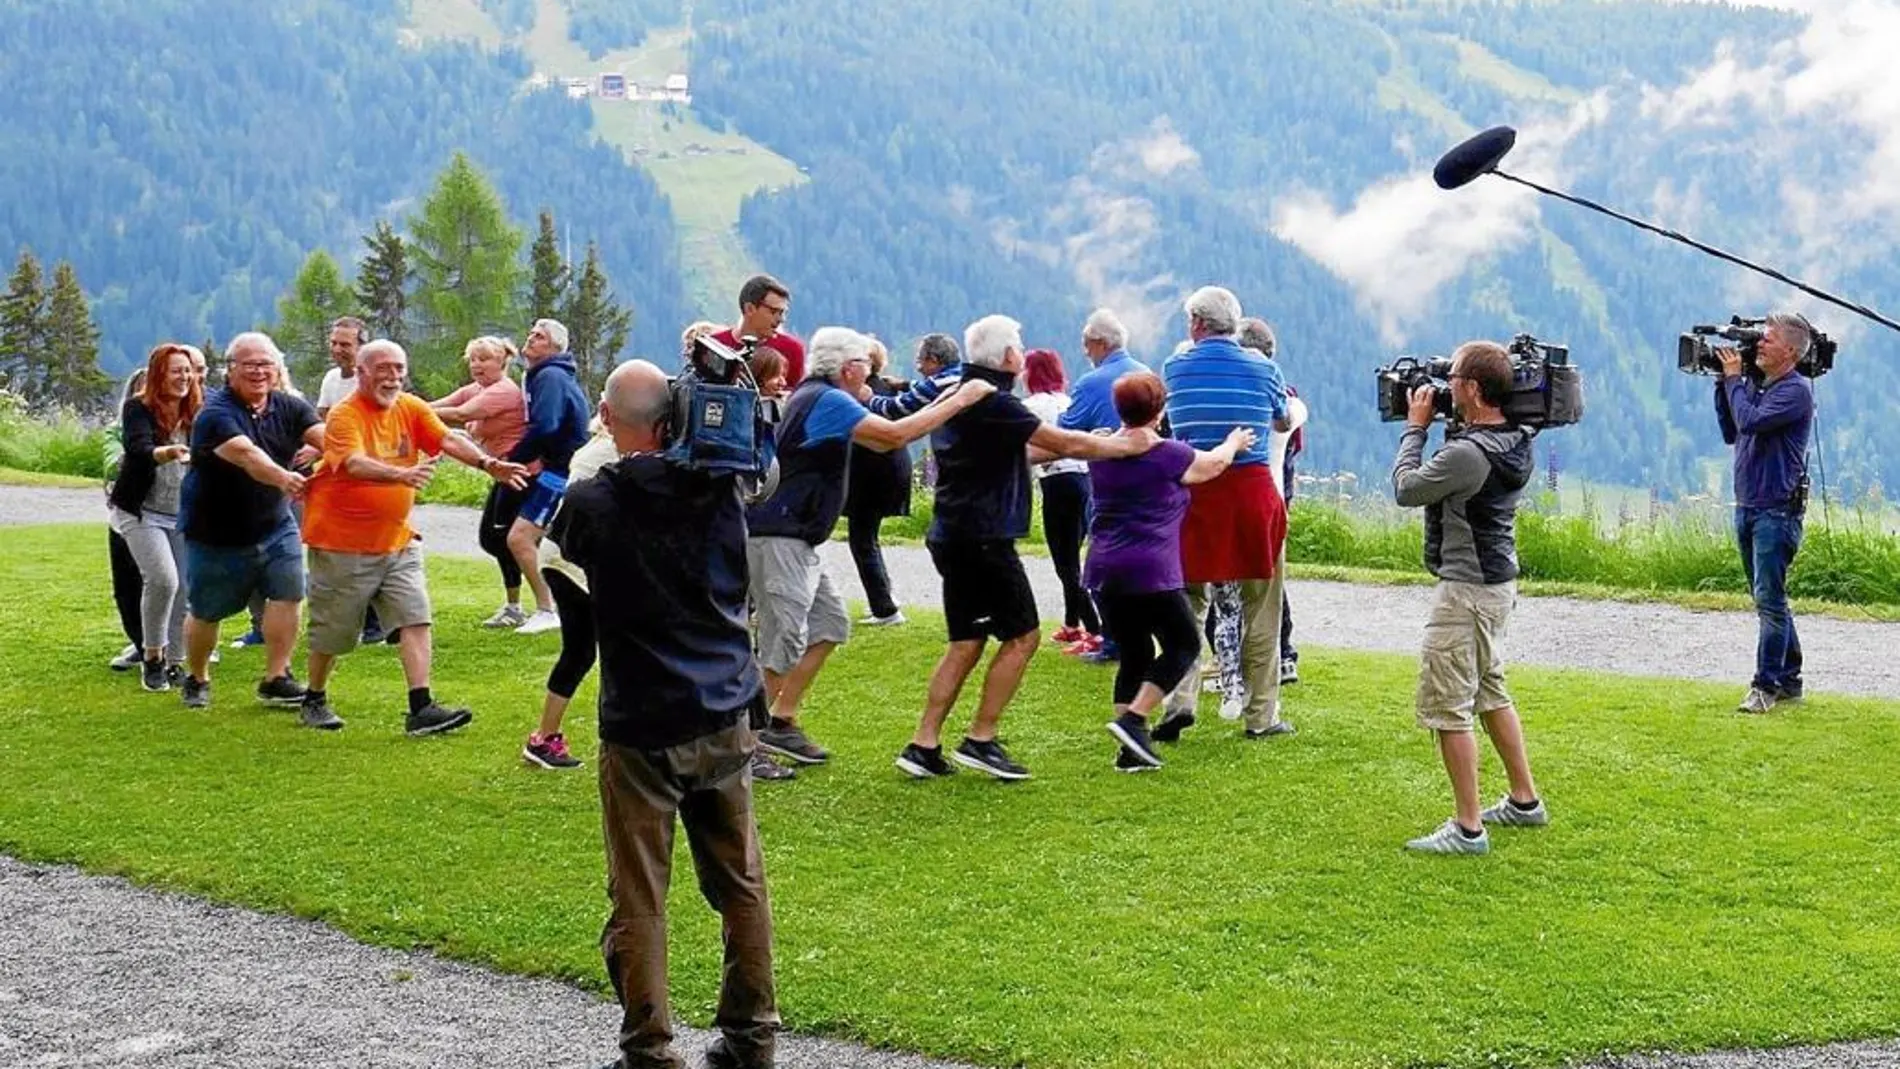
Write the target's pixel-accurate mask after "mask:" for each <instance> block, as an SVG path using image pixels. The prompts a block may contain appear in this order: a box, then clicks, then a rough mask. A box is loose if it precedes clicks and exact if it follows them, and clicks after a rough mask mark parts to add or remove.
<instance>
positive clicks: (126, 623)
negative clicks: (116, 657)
mask: <svg viewBox="0 0 1900 1069" xmlns="http://www.w3.org/2000/svg"><path fill="white" fill-rule="evenodd" d="M106 544H107V545H108V546H109V547H111V554H112V603H113V605H115V606H117V607H118V610H119V626H120V627H121V628H123V629H124V630H125V639H126V641H127V642H130V643H131V644H132V645H134V646H137V647H139V648H140V649H141V650H142V649H144V647H145V642H144V634H145V621H144V620H143V619H141V618H140V616H139V601H140V599H141V598H143V597H144V596H145V577H144V576H143V575H142V574H140V572H139V562H138V561H136V560H134V559H132V547H131V546H128V545H126V544H125V539H123V538H120V537H119V532H117V531H114V530H112V529H111V528H109V527H108V528H107V529H106ZM178 594H179V596H180V597H183V596H184V591H182V590H181V591H179V592H178ZM179 641H180V642H183V641H184V640H183V639H182V638H181V639H179Z"/></svg>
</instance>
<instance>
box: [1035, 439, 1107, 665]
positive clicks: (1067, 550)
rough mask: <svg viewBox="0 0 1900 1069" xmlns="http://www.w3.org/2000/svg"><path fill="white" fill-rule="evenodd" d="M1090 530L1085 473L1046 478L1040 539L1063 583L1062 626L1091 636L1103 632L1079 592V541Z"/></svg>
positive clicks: (1092, 607) (1091, 604) (1085, 596)
mask: <svg viewBox="0 0 1900 1069" xmlns="http://www.w3.org/2000/svg"><path fill="white" fill-rule="evenodd" d="M1088 529H1089V477H1088V475H1087V473H1085V472H1079V471H1073V472H1065V473H1063V474H1061V475H1047V476H1044V477H1043V480H1042V537H1043V540H1044V541H1045V542H1047V543H1049V559H1050V560H1051V561H1052V562H1053V563H1054V564H1055V566H1056V577H1057V578H1059V579H1061V580H1062V622H1063V624H1064V625H1066V626H1068V627H1081V628H1083V629H1085V630H1087V631H1088V632H1089V633H1090V634H1095V633H1097V632H1100V631H1101V630H1102V621H1101V620H1100V619H1099V618H1097V616H1096V614H1095V603H1094V602H1093V601H1091V600H1089V593H1088V591H1086V590H1084V589H1082V538H1083V536H1084V535H1086V534H1088Z"/></svg>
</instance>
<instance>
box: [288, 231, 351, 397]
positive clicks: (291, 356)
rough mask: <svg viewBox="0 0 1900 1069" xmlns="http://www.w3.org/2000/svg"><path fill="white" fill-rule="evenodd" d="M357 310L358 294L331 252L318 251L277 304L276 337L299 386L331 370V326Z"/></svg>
mask: <svg viewBox="0 0 1900 1069" xmlns="http://www.w3.org/2000/svg"><path fill="white" fill-rule="evenodd" d="M355 310H356V294H354V293H352V292H350V287H349V285H348V284H346V283H345V282H344V281H343V271H342V269H341V268H339V267H338V266H337V262H336V260H335V259H333V258H332V257H331V256H330V254H329V253H327V252H325V251H323V250H322V249H318V250H317V251H316V252H313V253H311V254H310V255H309V257H308V258H306V259H305V260H304V262H303V266H302V267H300V268H298V269H297V277H296V278H295V279H293V280H292V281H291V283H290V291H289V292H288V293H286V294H284V295H283V297H281V298H279V299H278V301H277V326H276V328H275V329H274V330H273V332H272V335H273V337H274V338H275V340H276V342H277V346H278V348H280V349H282V350H283V351H284V359H285V362H287V363H288V364H289V365H290V377H291V379H292V380H293V381H295V382H297V383H300V384H301V383H314V382H318V381H320V380H321V379H322V378H323V373H324V372H325V371H328V370H329V368H330V324H331V323H333V322H335V321H336V318H337V317H338V316H345V315H351V314H353V313H354V312H355Z"/></svg>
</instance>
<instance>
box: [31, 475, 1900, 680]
mask: <svg viewBox="0 0 1900 1069" xmlns="http://www.w3.org/2000/svg"><path fill="white" fill-rule="evenodd" d="M103 511H104V510H103V506H102V505H101V503H100V499H99V495H98V494H96V493H93V492H92V491H89V490H50V489H40V488H30V487H0V523H68V522H98V521H100V520H102V519H103V518H104V517H103ZM415 526H416V529H417V530H418V531H420V532H421V533H422V540H423V544H424V545H425V546H427V547H428V548H429V550H430V551H431V552H435V553H449V554H460V555H467V556H480V555H481V547H480V546H478V545H477V544H476V542H475V512H474V510H471V509H463V508H451V507H444V506H424V507H422V508H419V509H417V510H416V519H415ZM824 555H825V561H826V563H827V564H828V566H829V567H830V569H831V575H832V578H833V579H834V580H836V581H837V582H838V583H839V584H840V585H841V587H842V588H843V589H844V591H845V596H846V597H848V598H855V599H858V600H859V601H860V602H861V601H862V600H863V597H864V592H863V588H862V587H861V586H860V585H859V583H858V573H857V569H856V568H855V567H854V566H853V564H852V562H851V553H850V551H849V550H848V549H847V548H846V546H845V544H844V543H843V542H830V543H827V544H826V545H825V547H824ZM885 560H886V563H887V564H888V566H889V568H890V571H891V577H892V583H893V585H894V587H895V588H896V597H897V599H898V601H899V602H900V603H901V604H904V605H918V606H936V605H940V604H941V603H942V590H941V588H940V586H939V583H938V579H937V573H936V571H935V569H933V568H932V567H931V564H930V557H929V555H928V554H927V553H925V552H924V550H923V549H921V548H919V547H913V546H890V547H886V549H885ZM1025 561H1026V562H1027V566H1028V568H1029V575H1030V579H1031V581H1032V582H1033V583H1034V585H1035V588H1036V600H1037V603H1038V604H1039V605H1040V606H1041V608H1042V613H1043V619H1044V620H1045V622H1047V621H1058V622H1059V621H1060V619H1061V615H1062V588H1061V586H1060V584H1058V583H1057V582H1056V576H1055V571H1054V570H1053V569H1052V568H1051V567H1050V565H1049V561H1048V560H1047V559H1046V558H1041V557H1027V558H1025ZM1290 596H1291V599H1292V604H1293V619H1294V623H1295V625H1296V632H1295V636H1294V637H1295V639H1296V640H1297V641H1298V642H1299V643H1300V644H1302V645H1309V644H1310V645H1313V646H1332V647H1337V648H1342V649H1356V650H1377V651H1384V652H1390V653H1414V652H1416V651H1417V649H1418V643H1419V637H1420V635H1421V633H1422V631H1423V628H1424V623H1425V617H1426V613H1427V607H1428V604H1429V599H1430V597H1431V589H1430V588H1429V587H1423V586H1400V587H1384V586H1367V585H1361V584H1355V583H1326V582H1313V581H1303V580H1295V581H1294V582H1293V583H1292V584H1291V588H1290ZM1800 630H1801V645H1802V647H1803V650H1804V652H1805V653H1806V655H1807V671H1806V675H1807V678H1808V686H1809V687H1810V688H1811V689H1813V690H1816V691H1831V692H1835V693H1841V694H1862V695H1872V696H1876V697H1884V698H1900V623H1882V622H1879V621H1874V620H1863V621H1855V620H1837V619H1832V618H1828V617H1803V618H1802V619H1801V620H1800ZM1509 654H1510V657H1511V659H1512V660H1514V661H1517V662H1522V663H1526V664H1540V665H1550V666H1555V667H1562V668H1585V669H1590V670H1593V671H1599V672H1615V673H1621V674H1628V675H1644V676H1669V677H1675V678H1679V679H1699V680H1710V681H1715V682H1727V683H1732V684H1734V686H1735V687H1736V697H1737V698H1740V697H1741V692H1742V691H1743V690H1744V689H1746V687H1747V684H1748V679H1749V677H1750V676H1751V675H1752V674H1753V673H1754V664H1755V617H1754V615H1753V614H1752V613H1740V612H1694V611H1691V610H1689V609H1682V608H1678V607H1676V606H1673V605H1662V604H1655V603H1647V602H1617V601H1585V600H1580V599H1576V598H1530V597H1527V598H1524V599H1522V600H1521V601H1520V602H1519V604H1518V610H1517V613H1516V615H1515V616H1513V617H1512V620H1511V640H1510V647H1509Z"/></svg>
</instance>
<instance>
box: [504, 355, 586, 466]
mask: <svg viewBox="0 0 1900 1069" xmlns="http://www.w3.org/2000/svg"><path fill="white" fill-rule="evenodd" d="M521 392H522V394H524V395H525V400H526V404H527V406H528V429H527V431H526V432H524V433H523V434H522V436H521V441H520V443H519V444H517V445H516V446H515V448H514V450H513V451H512V452H510V453H509V454H508V459H509V460H512V461H514V462H515V463H517V464H528V463H532V462H533V461H537V460H538V461H540V462H541V469H542V470H543V471H551V472H553V473H554V474H556V475H563V476H564V475H566V474H567V466H568V464H569V463H571V462H572V461H573V459H574V451H575V450H577V449H579V448H580V447H581V446H583V445H585V444H586V443H587V417H588V413H589V406H588V404H587V395H586V394H584V393H582V392H581V384H580V379H579V377H578V373H577V372H576V370H575V368H574V357H573V356H572V355H571V354H569V353H557V354H556V355H554V356H550V357H548V358H547V359H546V360H543V361H541V362H540V363H539V364H536V365H535V366H533V367H531V368H529V369H528V376H527V378H526V379H524V380H523V381H522V383H521Z"/></svg>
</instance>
